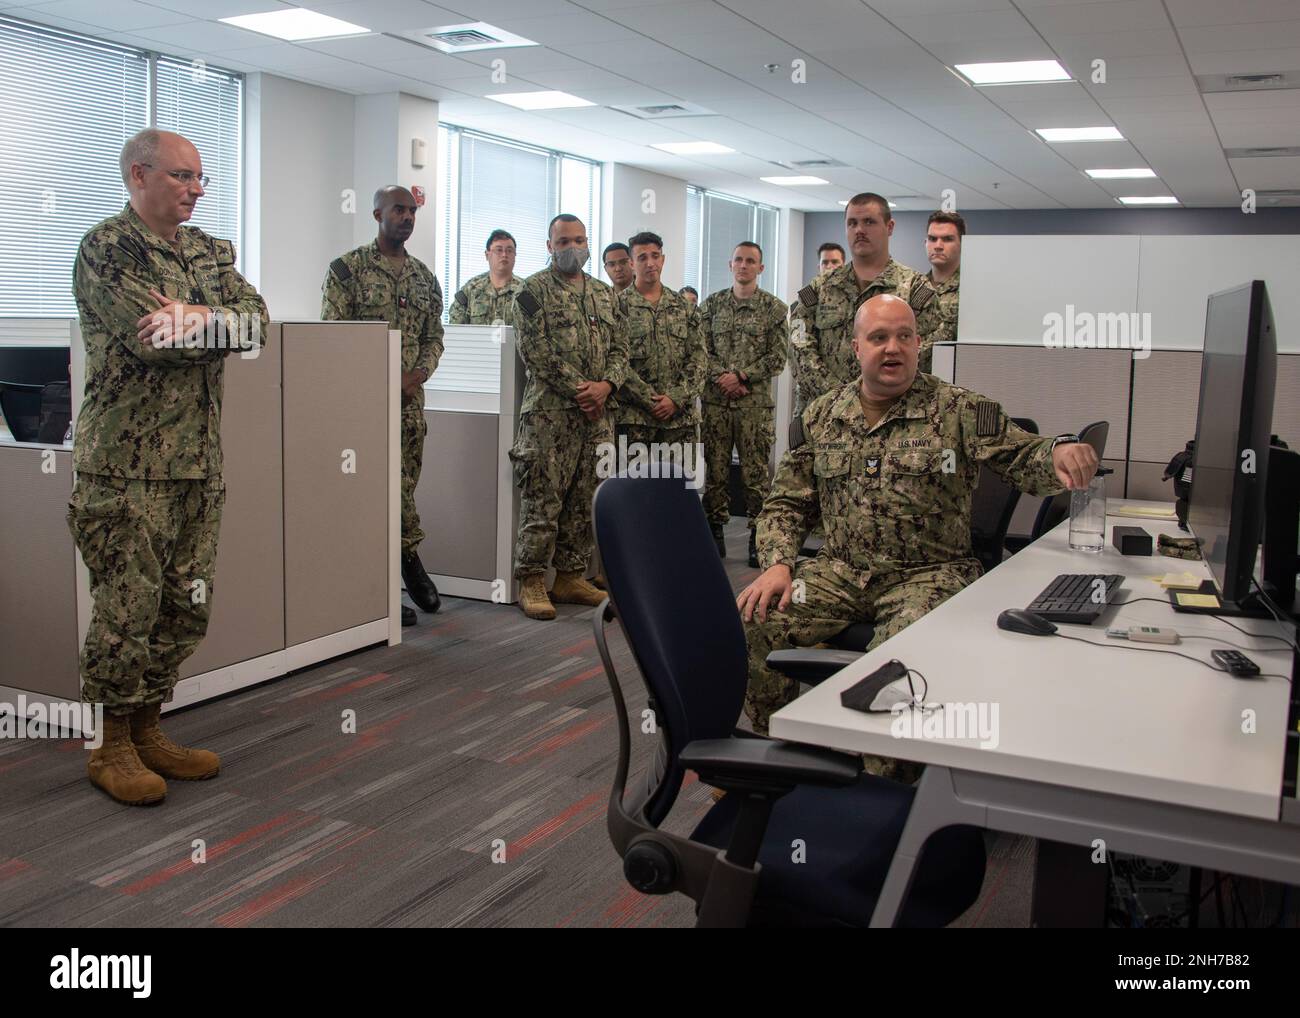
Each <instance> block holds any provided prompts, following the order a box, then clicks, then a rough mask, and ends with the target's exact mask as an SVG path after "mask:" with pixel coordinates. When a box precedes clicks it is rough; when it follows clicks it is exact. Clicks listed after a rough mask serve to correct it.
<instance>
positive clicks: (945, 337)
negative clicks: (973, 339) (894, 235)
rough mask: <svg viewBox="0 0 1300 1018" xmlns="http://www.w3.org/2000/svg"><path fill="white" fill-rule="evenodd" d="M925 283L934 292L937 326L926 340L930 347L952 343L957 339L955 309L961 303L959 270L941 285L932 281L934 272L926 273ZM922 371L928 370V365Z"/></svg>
mask: <svg viewBox="0 0 1300 1018" xmlns="http://www.w3.org/2000/svg"><path fill="white" fill-rule="evenodd" d="M925 279H926V282H928V283H929V284H930V289H932V290H933V291H934V292H935V301H934V307H935V317H936V318H937V319H938V324H937V325H936V326H935V328H934V330H933V331H932V332H931V333H930V335H929V336H927V337H926V339H927V340H928V341H929V343H930V346H931V347H933V345H934V344H935V343H953V342H956V339H957V309H958V306H959V304H960V302H961V269H960V268H958V269H957V271H956V272H954V273H953V274H952V275H951V276H949V277H948V278H947V279H945V280H944V281H943V282H942V283H936V282H935V281H934V270H933V269H931V270H930V271H929V273H927V275H926V277H925ZM924 370H927V371H928V370H929V365H928V363H927V366H926V368H925V369H924Z"/></svg>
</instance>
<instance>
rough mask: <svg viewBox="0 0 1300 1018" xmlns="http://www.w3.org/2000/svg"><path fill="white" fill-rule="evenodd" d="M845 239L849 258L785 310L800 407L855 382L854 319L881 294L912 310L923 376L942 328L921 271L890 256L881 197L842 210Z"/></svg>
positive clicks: (856, 199) (889, 226)
mask: <svg viewBox="0 0 1300 1018" xmlns="http://www.w3.org/2000/svg"><path fill="white" fill-rule="evenodd" d="M844 233H845V239H846V240H847V242H848V246H849V252H850V254H851V255H852V260H851V261H850V262H849V263H848V264H847V265H843V266H841V267H840V268H838V269H833V270H831V271H830V272H828V273H823V274H822V275H820V276H818V277H817V278H816V279H814V280H813V281H812V282H811V283H809V284H808V285H807V286H805V287H804V288H803V289H802V290H800V291H799V299H798V301H796V302H795V304H794V306H793V307H792V308H791V309H790V362H791V367H792V369H793V371H794V380H795V389H796V392H797V395H798V401H797V402H798V405H799V408H800V409H802V408H804V407H806V406H808V404H809V403H811V402H812V401H813V400H814V399H816V398H817V397H818V396H820V395H821V394H822V393H824V392H829V391H830V390H831V389H833V388H835V387H836V386H837V385H841V384H843V383H845V382H851V381H853V379H855V378H856V377H857V375H858V365H857V359H856V358H855V357H854V355H853V315H854V313H855V312H856V311H857V309H858V308H859V307H860V306H861V305H862V302H863V301H865V300H869V299H870V298H872V297H874V296H876V294H879V293H892V294H895V295H897V296H899V297H902V298H903V299H904V300H905V301H907V303H908V305H909V306H910V307H911V308H912V311H913V313H914V314H915V315H916V316H917V330H918V332H919V333H920V338H921V347H922V354H921V360H920V370H921V371H929V370H930V345H929V337H930V334H931V333H932V332H933V331H934V330H935V329H936V328H938V325H939V320H938V315H937V314H936V311H935V309H934V307H933V304H934V290H933V289H931V287H930V284H929V283H928V282H926V279H925V277H924V276H922V275H921V274H920V273H919V272H916V271H915V270H913V269H909V268H908V267H907V266H906V265H901V264H899V263H898V262H896V261H894V259H893V258H891V257H890V256H889V238H890V237H891V236H892V235H893V233H894V217H893V215H892V214H891V213H890V211H889V202H888V201H887V200H886V199H885V198H882V197H881V196H880V195H878V194H871V193H863V194H857V195H854V196H853V197H852V198H850V199H849V204H848V205H847V206H846V207H845V209H844Z"/></svg>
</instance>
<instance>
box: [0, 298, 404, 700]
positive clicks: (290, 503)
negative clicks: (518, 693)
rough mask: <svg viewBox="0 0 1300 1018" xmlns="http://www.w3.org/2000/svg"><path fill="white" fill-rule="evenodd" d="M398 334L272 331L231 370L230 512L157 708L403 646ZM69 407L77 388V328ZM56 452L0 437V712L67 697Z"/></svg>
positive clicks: (65, 579) (68, 614)
mask: <svg viewBox="0 0 1300 1018" xmlns="http://www.w3.org/2000/svg"><path fill="white" fill-rule="evenodd" d="M400 349H401V347H400V336H399V334H398V333H396V332H390V331H389V330H388V328H387V326H386V325H385V324H384V323H382V322H285V323H273V324H272V325H271V326H270V328H269V330H268V334H267V336H266V344H265V346H264V347H263V348H262V349H261V350H260V351H258V352H257V355H256V356H248V357H246V356H243V355H241V354H231V355H230V356H229V357H228V358H227V359H226V382H225V399H224V405H223V413H222V432H221V434H222V447H223V453H224V460H225V472H224V479H225V483H226V506H225V511H224V513H223V516H222V526H221V538H220V543H219V545H218V551H217V563H216V569H215V575H214V578H213V583H212V586H211V595H212V619H211V622H210V625H209V628H208V634H207V637H206V638H205V639H204V641H203V643H202V644H201V645H200V646H199V648H198V650H197V651H196V652H195V654H194V655H193V656H192V657H191V658H190V659H189V660H188V661H186V663H185V665H184V666H183V668H182V672H181V681H180V682H179V683H178V684H177V686H176V691H175V698H174V700H173V701H172V703H171V704H170V705H169V709H173V708H176V707H180V706H184V705H187V704H193V703H197V702H200V701H203V700H207V699H210V698H212V697H214V696H218V695H221V694H224V693H228V692H231V691H232V690H236V689H240V688H243V687H245V686H249V685H252V684H254V683H257V682H262V681H265V680H267V679H273V678H275V677H277V676H280V675H284V674H286V673H287V672H290V671H293V670H295V669H298V668H303V667H306V666H308V665H311V664H314V663H316V662H318V661H322V660H325V659H327V658H330V657H334V656H337V655H339V654H343V653H347V652H349V651H352V650H356V649H359V648H361V647H366V646H370V645H373V644H376V643H389V644H396V643H400V642H401V621H400V580H399V571H398V550H399V536H400V477H401V471H400V441H399V423H398V394H399V381H400V376H401V358H400ZM72 376H73V377H72V383H73V396H74V399H73V407H74V412H75V410H76V409H77V408H78V407H79V406H80V402H81V393H82V390H83V385H84V356H83V352H82V348H81V343H80V336H79V335H78V334H77V333H76V330H75V329H74V330H73V336H72ZM72 483H73V472H72V465H71V449H70V447H69V446H59V447H42V446H34V445H26V444H22V443H15V442H0V646H3V648H4V651H5V652H4V653H3V655H0V699H3V700H5V701H6V702H9V703H17V702H18V700H17V697H18V695H19V694H23V695H24V696H25V697H26V700H27V702H28V703H29V705H34V704H35V703H37V702H51V701H57V700H76V699H79V697H80V681H79V677H78V667H77V661H78V654H79V650H80V645H81V641H82V640H83V639H84V635H85V631H86V628H87V626H88V624H89V619H90V598H89V577H88V574H87V573H86V570H85V567H84V565H82V564H81V562H80V556H79V555H78V554H77V552H76V549H75V546H74V544H73V541H72V537H71V534H70V533H69V531H68V527H67V523H66V519H65V517H66V512H67V502H68V498H69V496H70V495H71V491H72Z"/></svg>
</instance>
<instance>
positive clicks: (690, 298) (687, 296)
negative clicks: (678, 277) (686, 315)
mask: <svg viewBox="0 0 1300 1018" xmlns="http://www.w3.org/2000/svg"><path fill="white" fill-rule="evenodd" d="M677 294H678V296H680V297H681V298H682V300H684V301H686V303H687V304H689V305H690V306H691V307H693V308H697V307H699V306H700V291H699V290H697V289H695V287H693V286H683V287H682V288H681V289H680V290H678V291H677Z"/></svg>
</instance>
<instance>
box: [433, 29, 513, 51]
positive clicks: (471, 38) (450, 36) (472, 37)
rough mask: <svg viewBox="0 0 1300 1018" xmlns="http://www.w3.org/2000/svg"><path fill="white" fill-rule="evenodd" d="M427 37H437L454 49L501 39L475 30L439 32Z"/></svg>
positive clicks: (490, 44) (491, 42) (494, 42)
mask: <svg viewBox="0 0 1300 1018" xmlns="http://www.w3.org/2000/svg"><path fill="white" fill-rule="evenodd" d="M429 38H430V39H437V40H438V41H439V42H445V43H446V44H447V45H448V46H451V47H453V48H455V49H464V48H465V47H466V46H482V45H484V44H485V43H486V44H487V45H489V46H492V45H495V44H497V43H499V42H500V41H501V40H500V39H498V38H496V37H495V36H492V35H488V34H487V33H486V32H477V31H474V30H470V31H467V32H439V33H438V34H437V35H431V36H429Z"/></svg>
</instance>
